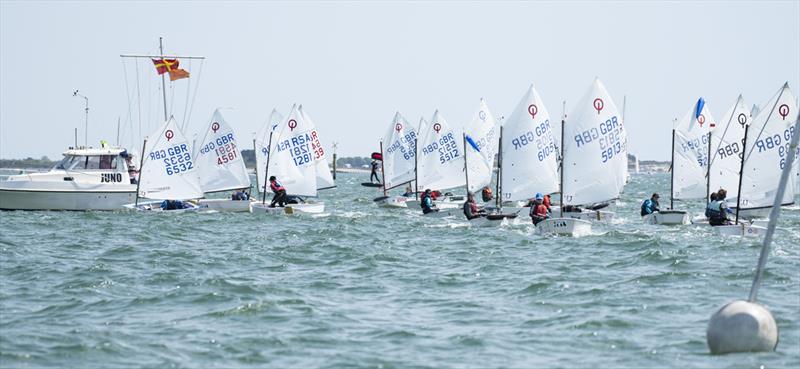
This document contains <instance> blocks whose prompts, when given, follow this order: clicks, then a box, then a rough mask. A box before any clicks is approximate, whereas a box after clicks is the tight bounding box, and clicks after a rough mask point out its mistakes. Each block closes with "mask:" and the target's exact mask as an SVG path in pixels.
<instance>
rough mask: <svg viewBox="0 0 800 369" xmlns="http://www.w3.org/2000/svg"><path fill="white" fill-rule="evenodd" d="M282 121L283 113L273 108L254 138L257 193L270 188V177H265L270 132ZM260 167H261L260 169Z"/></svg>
mask: <svg viewBox="0 0 800 369" xmlns="http://www.w3.org/2000/svg"><path fill="white" fill-rule="evenodd" d="M282 122H283V115H281V113H279V112H278V109H272V112H271V113H270V114H269V118H267V121H266V122H264V125H263V126H262V127H261V129H259V130H258V132H256V138H255V139H254V140H253V151H254V152H255V156H256V170H255V172H256V182H257V185H258V189H257V191H256V193H259V192H260V193H263V192H265V191H266V188H269V183H268V182H267V179H268V178H265V177H264V168H266V167H267V162H268V161H269V145H270V134H272V132H274V131H275V128H277V127H278V126H280V125H281V123H282ZM259 168H261V169H260V170H259Z"/></svg>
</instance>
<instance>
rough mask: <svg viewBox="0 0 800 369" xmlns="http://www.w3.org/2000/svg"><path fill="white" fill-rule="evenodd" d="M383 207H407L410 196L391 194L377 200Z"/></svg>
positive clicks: (376, 202)
mask: <svg viewBox="0 0 800 369" xmlns="http://www.w3.org/2000/svg"><path fill="white" fill-rule="evenodd" d="M375 204H377V205H378V206H379V207H382V208H407V207H408V198H407V197H405V196H394V197H392V196H389V197H385V198H382V199H380V200H377V201H375Z"/></svg>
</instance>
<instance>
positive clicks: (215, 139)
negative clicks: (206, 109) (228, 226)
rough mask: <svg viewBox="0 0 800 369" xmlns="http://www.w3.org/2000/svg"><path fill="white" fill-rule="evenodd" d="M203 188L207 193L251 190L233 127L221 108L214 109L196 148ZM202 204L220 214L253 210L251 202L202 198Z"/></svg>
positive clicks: (198, 169) (195, 153)
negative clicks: (221, 212)
mask: <svg viewBox="0 0 800 369" xmlns="http://www.w3.org/2000/svg"><path fill="white" fill-rule="evenodd" d="M193 156H194V157H195V158H196V161H197V171H198V175H199V176H200V186H201V187H202V188H203V192H204V193H206V194H209V193H214V192H223V191H232V190H244V189H249V188H250V175H249V174H248V173H247V168H245V166H244V159H242V153H241V151H240V150H239V144H238V142H237V140H236V136H235V135H234V132H233V128H231V126H230V125H229V124H228V122H227V121H226V120H225V118H224V117H223V116H222V113H221V112H220V111H219V109H216V110H214V114H213V115H212V117H211V121H210V122H209V123H208V124H207V125H206V129H205V132H204V134H203V139H202V140H201V141H200V145H199V146H196V147H195V148H194V153H193ZM200 204H204V205H206V206H208V208H209V209H211V210H217V211H240V212H245V211H250V201H247V200H232V199H230V198H227V199H201V200H200Z"/></svg>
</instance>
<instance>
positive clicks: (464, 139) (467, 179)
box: [461, 132, 470, 196]
mask: <svg viewBox="0 0 800 369" xmlns="http://www.w3.org/2000/svg"><path fill="white" fill-rule="evenodd" d="M461 137H462V138H463V141H464V180H465V181H466V183H467V196H469V193H470V191H469V166H467V134H466V133H463V132H462V133H461Z"/></svg>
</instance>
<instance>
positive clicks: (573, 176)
mask: <svg viewBox="0 0 800 369" xmlns="http://www.w3.org/2000/svg"><path fill="white" fill-rule="evenodd" d="M503 135H505V130H504V132H503ZM626 142H627V134H626V132H625V127H624V126H623V125H622V120H621V119H620V116H619V111H618V110H617V106H616V105H615V104H614V101H613V100H611V96H610V95H609V94H608V91H606V88H605V86H603V84H602V82H600V80H599V79H595V80H594V82H593V83H592V86H591V87H590V88H589V91H587V93H586V94H585V95H584V96H583V98H581V99H580V101H579V103H578V104H577V105H576V106H575V110H574V111H573V112H572V114H571V115H569V116H568V119H567V120H566V123H565V127H564V169H563V170H564V173H563V176H564V184H563V191H564V195H563V199H562V200H563V202H564V204H566V205H582V204H592V203H597V202H602V201H608V200H611V199H614V198H617V197H618V196H619V193H620V191H622V187H623V186H624V185H625V178H624V176H623V175H622V174H623V172H624V171H623V170H622V169H621V168H620V166H625V165H626V163H627V158H626V155H628V148H627V146H626Z"/></svg>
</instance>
